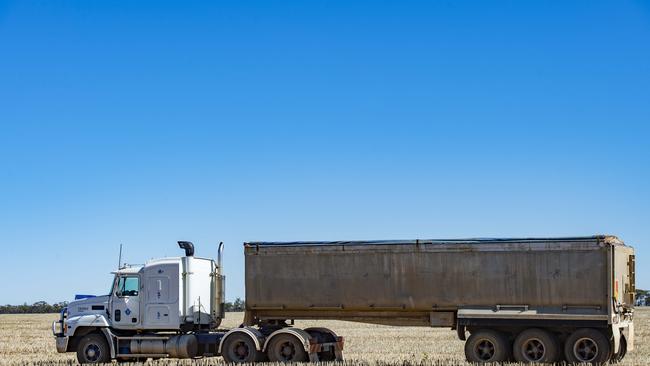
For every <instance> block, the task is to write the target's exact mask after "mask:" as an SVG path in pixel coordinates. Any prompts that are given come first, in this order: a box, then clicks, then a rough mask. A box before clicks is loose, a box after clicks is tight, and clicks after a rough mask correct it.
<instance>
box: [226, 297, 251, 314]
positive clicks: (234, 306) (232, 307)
mask: <svg viewBox="0 0 650 366" xmlns="http://www.w3.org/2000/svg"><path fill="white" fill-rule="evenodd" d="M224 307H225V308H226V311H244V309H246V303H245V302H244V300H242V299H240V298H236V299H235V301H234V302H230V301H226V303H225V305H224Z"/></svg>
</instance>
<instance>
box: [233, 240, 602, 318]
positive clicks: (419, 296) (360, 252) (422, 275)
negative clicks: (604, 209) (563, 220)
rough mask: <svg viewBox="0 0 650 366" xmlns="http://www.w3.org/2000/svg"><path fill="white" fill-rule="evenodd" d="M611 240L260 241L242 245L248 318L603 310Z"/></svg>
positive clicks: (427, 316) (569, 312) (578, 312)
mask: <svg viewBox="0 0 650 366" xmlns="http://www.w3.org/2000/svg"><path fill="white" fill-rule="evenodd" d="M607 247H608V245H605V243H604V240H603V239H601V238H580V239H567V240H559V239H548V240H528V239H522V240H510V241H483V242H474V241H451V242H450V241H443V242H440V241H417V242H416V241H411V242H396V243H394V244H391V243H390V242H381V243H378V242H369V243H355V242H353V243H346V244H341V245H337V244H332V243H330V244H328V245H314V243H304V244H300V243H292V244H290V245H264V244H262V245H260V244H254V243H253V244H247V245H246V248H245V257H246V304H247V310H248V312H249V319H250V318H251V317H267V318H286V319H291V318H294V319H299V318H314V317H318V318H334V319H343V320H357V321H367V322H378V321H373V320H372V318H376V317H379V318H382V317H392V318H394V319H393V321H392V323H395V320H397V323H398V324H399V323H403V324H405V325H412V324H413V319H415V318H417V319H418V320H417V322H420V323H422V322H423V321H422V320H423V319H424V322H425V323H426V322H427V320H428V319H429V318H430V314H431V313H432V312H435V311H445V310H446V311H456V310H457V309H460V308H466V307H471V308H481V307H483V308H495V307H496V306H497V305H499V306H503V307H504V308H507V307H508V306H513V305H514V306H521V310H522V311H523V310H526V311H533V312H534V313H545V312H546V313H558V312H559V313H563V314H565V315H570V314H583V315H584V314H592V315H606V314H607V311H608V273H610V272H609V270H608V258H607V255H608V254H607V253H608V250H607V249H606V248H607ZM397 318H399V319H401V320H399V319H397ZM431 324H434V321H433V320H432V321H431Z"/></svg>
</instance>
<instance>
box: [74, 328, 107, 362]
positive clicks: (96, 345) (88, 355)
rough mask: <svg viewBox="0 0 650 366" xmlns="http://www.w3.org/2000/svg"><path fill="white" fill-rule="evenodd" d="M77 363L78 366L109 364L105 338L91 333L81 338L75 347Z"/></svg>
mask: <svg viewBox="0 0 650 366" xmlns="http://www.w3.org/2000/svg"><path fill="white" fill-rule="evenodd" d="M77 361H78V362H79V363H80V364H88V363H106V362H111V351H110V350H109V348H108V342H106V337H104V336H103V335H102V334H96V333H91V334H88V335H86V336H84V337H83V338H81V340H80V341H79V344H78V345H77Z"/></svg>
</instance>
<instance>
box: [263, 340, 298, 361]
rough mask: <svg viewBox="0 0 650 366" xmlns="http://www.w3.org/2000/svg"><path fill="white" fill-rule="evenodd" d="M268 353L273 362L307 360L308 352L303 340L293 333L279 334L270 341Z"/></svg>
mask: <svg viewBox="0 0 650 366" xmlns="http://www.w3.org/2000/svg"><path fill="white" fill-rule="evenodd" d="M266 353H267V354H268V356H269V360H271V362H305V361H307V353H306V352H305V349H304V348H303V345H302V342H300V340H299V339H298V338H296V337H295V336H293V335H291V334H278V335H276V336H275V337H273V339H271V343H269V346H268V348H267V349H266Z"/></svg>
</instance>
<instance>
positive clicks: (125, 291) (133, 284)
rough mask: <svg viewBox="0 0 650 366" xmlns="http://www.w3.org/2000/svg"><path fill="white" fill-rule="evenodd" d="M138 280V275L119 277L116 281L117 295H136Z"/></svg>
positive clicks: (138, 285)
mask: <svg viewBox="0 0 650 366" xmlns="http://www.w3.org/2000/svg"><path fill="white" fill-rule="evenodd" d="M139 289H140V281H139V280H138V277H135V276H130V277H120V280H119V281H118V283H117V293H116V294H117V296H138V290H139Z"/></svg>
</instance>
